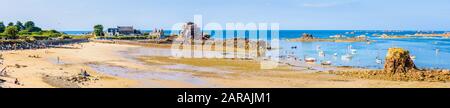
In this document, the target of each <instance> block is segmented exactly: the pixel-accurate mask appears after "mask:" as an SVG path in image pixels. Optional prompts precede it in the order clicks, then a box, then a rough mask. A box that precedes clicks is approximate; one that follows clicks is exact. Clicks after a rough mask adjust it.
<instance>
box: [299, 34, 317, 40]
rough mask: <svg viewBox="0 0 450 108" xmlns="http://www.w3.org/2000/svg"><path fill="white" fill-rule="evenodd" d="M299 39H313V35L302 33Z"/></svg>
mask: <svg viewBox="0 0 450 108" xmlns="http://www.w3.org/2000/svg"><path fill="white" fill-rule="evenodd" d="M300 39H304V40H311V39H314V37H313V35H312V34H307V33H303V35H302V37H301V38H300Z"/></svg>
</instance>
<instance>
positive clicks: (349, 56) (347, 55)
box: [341, 54, 353, 61]
mask: <svg viewBox="0 0 450 108" xmlns="http://www.w3.org/2000/svg"><path fill="white" fill-rule="evenodd" d="M352 58H353V55H351V54H345V55H342V57H341V59H342V60H347V61H348V60H351V59H352Z"/></svg>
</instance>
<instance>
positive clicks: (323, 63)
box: [320, 61, 331, 65]
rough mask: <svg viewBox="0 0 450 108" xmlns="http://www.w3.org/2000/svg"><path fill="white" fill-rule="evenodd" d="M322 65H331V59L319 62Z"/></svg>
mask: <svg viewBox="0 0 450 108" xmlns="http://www.w3.org/2000/svg"><path fill="white" fill-rule="evenodd" d="M320 64H322V65H331V61H323V62H322V63H320Z"/></svg>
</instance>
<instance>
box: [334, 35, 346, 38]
mask: <svg viewBox="0 0 450 108" xmlns="http://www.w3.org/2000/svg"><path fill="white" fill-rule="evenodd" d="M344 37H345V35H333V36H330V38H344Z"/></svg>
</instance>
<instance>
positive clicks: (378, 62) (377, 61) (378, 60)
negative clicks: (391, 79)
mask: <svg viewBox="0 0 450 108" xmlns="http://www.w3.org/2000/svg"><path fill="white" fill-rule="evenodd" d="M375 62H376V63H377V64H382V63H383V61H382V60H381V59H380V58H378V57H377V59H376V60H375Z"/></svg>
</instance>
